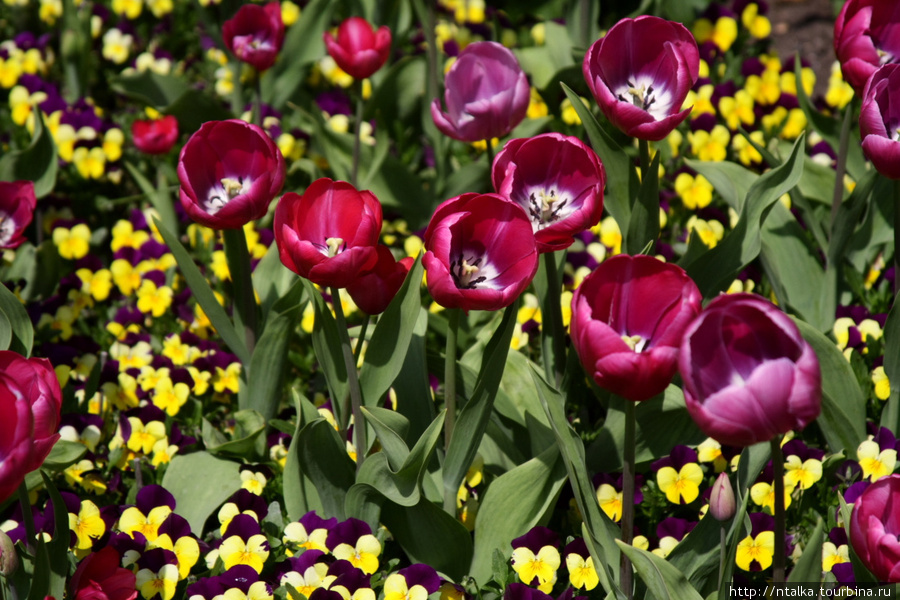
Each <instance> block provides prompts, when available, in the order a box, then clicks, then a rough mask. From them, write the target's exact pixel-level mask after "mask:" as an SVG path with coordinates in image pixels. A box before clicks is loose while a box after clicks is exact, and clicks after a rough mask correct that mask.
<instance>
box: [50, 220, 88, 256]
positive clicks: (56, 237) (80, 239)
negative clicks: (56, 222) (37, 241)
mask: <svg viewBox="0 0 900 600" xmlns="http://www.w3.org/2000/svg"><path fill="white" fill-rule="evenodd" d="M53 243H54V244H55V245H56V249H57V250H58V251H59V255H60V256H62V257H63V258H67V259H70V260H78V259H79V258H84V257H85V256H87V253H88V250H90V247H91V246H90V244H91V230H90V228H89V227H88V226H87V225H85V224H84V223H79V224H77V225H75V226H74V227H72V228H71V229H68V228H66V227H56V228H54V229H53Z"/></svg>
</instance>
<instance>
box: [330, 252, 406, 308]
mask: <svg viewBox="0 0 900 600" xmlns="http://www.w3.org/2000/svg"><path fill="white" fill-rule="evenodd" d="M376 251H377V253H378V262H377V263H375V268H374V269H372V272H371V273H367V274H365V275H360V276H359V277H358V278H357V279H356V281H353V282H352V283H351V284H350V285H348V286H347V292H348V293H349V294H350V297H351V298H353V302H355V303H356V305H357V306H358V307H359V308H361V309H362V310H363V311H364V312H365V313H366V314H369V315H377V314H381V313H383V312H384V311H385V310H387V307H388V305H389V304H390V303H391V300H393V299H394V296H396V295H397V291H398V290H399V289H400V286H402V285H403V282H404V281H405V280H406V275H407V273H409V269H410V267H412V264H413V262H414V259H413V258H412V257H411V256H407V257H406V258H404V259H402V260H396V259H395V258H394V255H393V254H392V253H391V249H390V248H388V247H387V246H385V245H384V244H379V245H378V246H377V247H376Z"/></svg>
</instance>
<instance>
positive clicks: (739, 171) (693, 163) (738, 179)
mask: <svg viewBox="0 0 900 600" xmlns="http://www.w3.org/2000/svg"><path fill="white" fill-rule="evenodd" d="M684 162H686V163H687V165H688V166H689V167H690V168H692V169H693V170H695V171H696V172H697V173H699V174H700V175H703V176H704V177H705V178H706V180H707V181H709V183H710V184H712V186H713V187H714V188H715V189H716V191H717V192H719V195H720V196H722V199H723V200H725V202H727V203H728V206H730V207H731V208H733V209H734V210H736V211H740V210H741V206H742V204H743V201H744V198H746V197H747V192H748V191H749V190H750V188H751V187H752V186H753V184H754V183H755V182H756V180H757V179H759V175H757V174H756V173H754V172H753V171H751V170H749V169H747V168H746V167H743V166H741V165H739V164H737V163H733V162H727V161H706V160H693V159H690V158H688V159H685V161H684Z"/></svg>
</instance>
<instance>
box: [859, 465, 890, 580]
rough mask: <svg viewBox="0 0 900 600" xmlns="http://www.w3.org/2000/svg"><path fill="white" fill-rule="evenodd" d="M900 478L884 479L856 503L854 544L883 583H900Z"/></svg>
mask: <svg viewBox="0 0 900 600" xmlns="http://www.w3.org/2000/svg"><path fill="white" fill-rule="evenodd" d="M898 503H900V475H890V476H888V477H883V478H881V479H879V480H878V481H876V482H875V483H873V484H872V485H870V486H869V487H867V488H866V490H865V491H864V492H863V493H862V495H860V497H859V498H857V499H856V502H854V503H853V512H852V514H851V515H850V545H851V546H852V547H853V550H854V551H855V552H856V554H857V556H859V558H860V560H862V562H863V564H864V565H865V566H866V568H867V569H869V571H871V572H872V574H873V575H874V576H875V578H876V579H877V580H878V581H881V582H891V583H897V582H900V540H898V539H897V538H898V536H900V514H898V512H897V506H898Z"/></svg>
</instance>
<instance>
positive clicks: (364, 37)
mask: <svg viewBox="0 0 900 600" xmlns="http://www.w3.org/2000/svg"><path fill="white" fill-rule="evenodd" d="M323 38H324V39H325V48H326V49H327V50H328V54H329V55H331V58H333V59H334V62H336V63H337V66H339V67H340V68H341V69H342V70H343V71H344V72H346V73H347V74H349V75H350V76H351V77H353V78H354V79H365V78H366V77H371V76H372V74H373V73H374V72H375V71H377V70H378V69H380V68H381V67H383V66H384V63H385V62H387V59H388V54H390V52H391V30H390V29H388V28H387V27H385V26H384V25H382V26H381V27H379V28H378V30H377V31H373V30H372V26H371V25H370V24H369V22H368V21H366V20H365V19H363V18H361V17H350V18H349V19H347V20H345V21H344V22H343V23H341V24H340V26H339V27H338V32H337V39H335V37H334V36H333V35H331V32H328V31H326V32H325V33H324V34H323Z"/></svg>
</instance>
